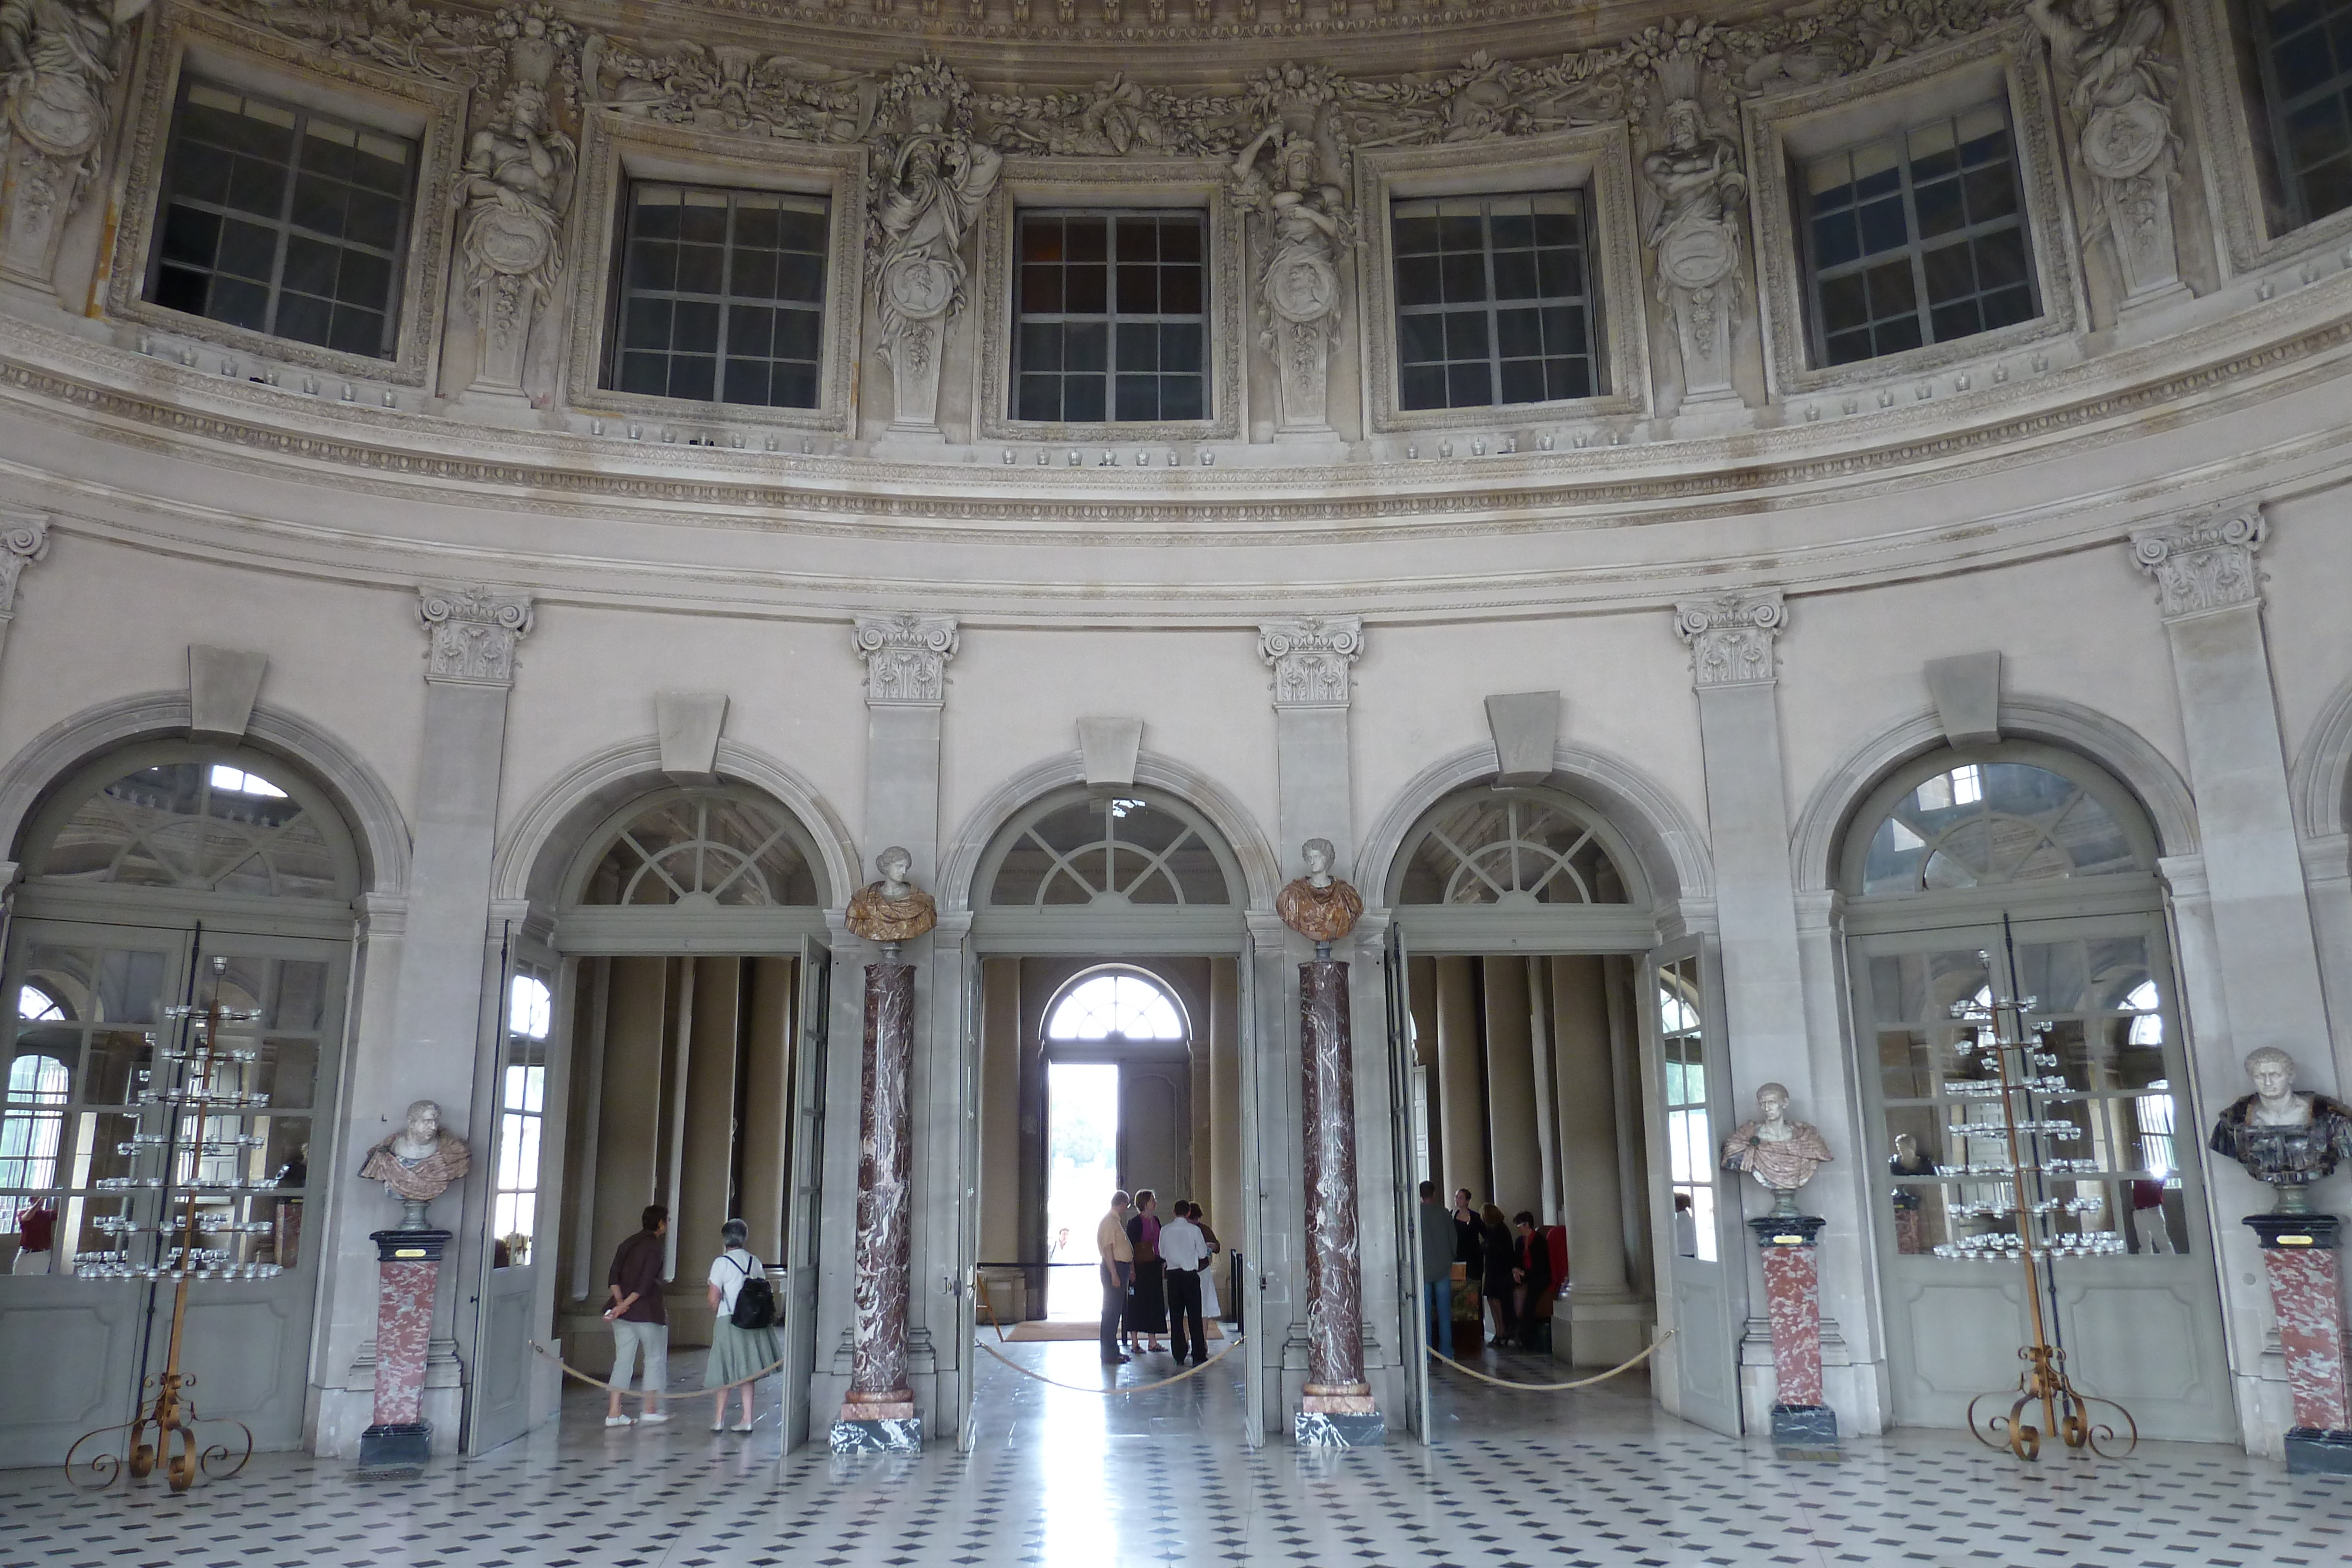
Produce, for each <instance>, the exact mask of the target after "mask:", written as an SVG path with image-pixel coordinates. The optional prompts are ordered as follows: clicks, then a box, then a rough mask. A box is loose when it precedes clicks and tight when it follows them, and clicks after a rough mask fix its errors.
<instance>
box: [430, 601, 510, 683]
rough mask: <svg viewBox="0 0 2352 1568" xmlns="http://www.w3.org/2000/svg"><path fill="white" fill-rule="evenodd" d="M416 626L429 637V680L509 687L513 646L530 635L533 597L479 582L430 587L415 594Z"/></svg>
mask: <svg viewBox="0 0 2352 1568" xmlns="http://www.w3.org/2000/svg"><path fill="white" fill-rule="evenodd" d="M416 623H417V624H418V625H420V626H422V627H423V628H424V629H425V639H426V645H425V679H426V680H428V681H434V682H439V683H442V684H444V685H467V686H511V685H514V672H515V645H516V644H517V643H520V642H521V641H522V640H523V639H524V638H525V637H527V636H529V635H530V627H531V605H530V594H528V593H512V592H507V591H500V590H498V589H494V588H489V587H487V586H485V585H484V584H481V583H478V582H462V583H448V584H436V583H427V584H425V586H423V587H421V588H419V589H418V590H417V591H416Z"/></svg>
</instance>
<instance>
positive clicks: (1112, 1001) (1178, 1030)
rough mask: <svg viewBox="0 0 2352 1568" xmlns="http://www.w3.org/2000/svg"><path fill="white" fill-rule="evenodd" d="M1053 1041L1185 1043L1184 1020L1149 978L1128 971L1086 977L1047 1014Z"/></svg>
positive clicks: (1049, 1037)
mask: <svg viewBox="0 0 2352 1568" xmlns="http://www.w3.org/2000/svg"><path fill="white" fill-rule="evenodd" d="M1045 1038H1046V1039H1047V1040H1087V1041H1096V1040H1184V1039H1186V1038H1187V1032H1186V1030H1185V1028H1184V1016H1183V1013H1182V1012H1181V1010H1180V1009H1178V1007H1177V1005H1176V998H1173V997H1171V996H1170V995H1169V994H1168V992H1167V991H1166V990H1165V989H1163V988H1161V987H1160V986H1159V985H1158V984H1157V983H1155V982H1154V981H1152V980H1151V979H1150V978H1149V977H1145V976H1142V975H1138V974H1133V973H1129V972H1127V971H1124V970H1117V971H1112V972H1110V973H1108V974H1095V975H1088V976H1086V977H1083V978H1081V979H1079V980H1078V981H1077V982H1076V984H1075V985H1073V986H1071V987H1070V988H1069V989H1068V990H1066V991H1064V992H1063V993H1062V995H1061V997H1060V998H1059V999H1058V1000H1056V1001H1055V1003H1054V1006H1053V1009H1052V1010H1050V1011H1049V1012H1048V1013H1047V1014H1046V1015H1045Z"/></svg>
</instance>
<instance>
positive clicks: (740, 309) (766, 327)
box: [727, 305, 776, 361]
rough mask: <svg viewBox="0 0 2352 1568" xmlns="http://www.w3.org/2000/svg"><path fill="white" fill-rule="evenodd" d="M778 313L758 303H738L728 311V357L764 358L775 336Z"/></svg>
mask: <svg viewBox="0 0 2352 1568" xmlns="http://www.w3.org/2000/svg"><path fill="white" fill-rule="evenodd" d="M775 320H776V313H775V312H774V311H772V310H762V309H761V308H759V307H758V306H756V305H738V306H735V307H733V308H731V309H730V310H729V311H728V312H727V357H728V359H729V360H730V361H732V360H734V359H735V358H737V357H738V356H743V357H746V358H750V359H755V360H764V359H766V358H767V357H768V354H769V345H770V343H771V342H772V340H773V339H774V336H775Z"/></svg>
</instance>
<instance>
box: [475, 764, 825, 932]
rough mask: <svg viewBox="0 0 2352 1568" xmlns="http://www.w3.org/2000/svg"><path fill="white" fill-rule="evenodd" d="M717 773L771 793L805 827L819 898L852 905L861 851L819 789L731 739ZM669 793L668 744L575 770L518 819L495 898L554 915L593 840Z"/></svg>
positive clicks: (495, 881) (502, 849)
mask: <svg viewBox="0 0 2352 1568" xmlns="http://www.w3.org/2000/svg"><path fill="white" fill-rule="evenodd" d="M717 772H718V775H719V778H720V779H725V780H732V781H734V782H737V783H741V784H748V785H751V787H752V788H754V789H759V790H761V791H764V792H765V793H766V794H768V795H770V796H771V797H772V798H773V799H774V800H776V802H777V803H778V804H780V805H782V807H784V809H785V810H789V811H790V812H791V813H792V814H793V816H794V817H795V818H797V819H798V820H799V821H800V824H801V826H802V828H803V829H804V830H805V831H807V833H808V836H809V838H810V840H811V841H812V843H813V845H814V849H815V851H816V855H817V862H818V863H817V867H816V869H817V871H818V873H819V877H818V880H819V883H820V886H819V888H818V898H819V899H820V901H821V902H822V903H823V904H824V905H825V906H826V907H827V908H837V907H839V906H840V905H841V904H845V903H846V902H847V900H848V897H849V893H850V890H851V889H853V888H855V887H856V886H857V885H858V883H859V881H860V878H859V876H858V859H857V847H856V844H855V843H854V842H852V841H851V840H850V836H849V829H848V826H847V825H846V824H845V823H844V822H843V821H842V820H841V817H840V814H839V813H838V812H836V811H835V810H834V809H833V807H832V806H831V805H830V804H829V803H827V801H826V800H825V799H824V796H823V795H821V794H819V793H818V792H817V789H816V787H815V786H814V784H811V783H810V782H809V781H808V780H807V779H805V778H803V777H802V775H801V774H800V773H798V772H797V771H795V770H794V769H793V768H790V767H787V766H786V765H785V764H783V763H782V762H780V761H778V760H776V759H775V758H772V757H769V756H767V755H766V754H765V753H763V752H760V751H756V750H754V749H752V748H751V747H748V746H742V745H739V744H738V743H736V742H734V741H730V740H721V741H720V742H719V756H718V761H717ZM668 788H671V781H670V780H669V779H668V778H667V776H665V775H664V774H663V772H662V770H661V745H660V742H659V741H658V740H656V738H655V737H651V736H647V737H644V738H642V739H638V740H632V741H626V742H624V743H622V744H621V745H618V746H614V747H609V748H607V749H606V750H604V751H600V752H597V753H596V754H595V755H593V756H592V757H588V758H583V759H582V760H581V761H579V762H577V763H575V764H573V765H572V767H571V768H567V769H565V770H564V771H563V772H562V773H561V774H559V775H557V776H556V778H555V779H552V780H551V781H550V782H549V783H548V785H547V786H546V787H545V788H544V789H541V791H540V792H539V794H538V795H537V796H536V797H534V798H533V799H532V800H531V802H530V805H528V806H526V807H525V808H523V810H522V811H521V812H520V814H519V815H518V816H517V817H516V819H515V824H514V826H513V827H512V828H511V829H509V831H508V833H507V837H506V841H505V842H504V843H502V844H501V845H499V856H498V864H497V866H496V868H495V870H494V871H493V873H492V876H491V894H492V896H493V897H495V898H499V899H510V900H518V901H520V900H529V901H530V904H532V905H533V906H534V909H535V910H537V911H544V912H551V911H553V910H554V909H555V907H556V906H557V904H558V903H559V901H560V900H561V897H562V893H563V891H564V884H565V882H566V880H567V878H568V877H569V876H570V875H571V874H572V870H573V866H574V862H576V861H577V860H578V859H579V857H580V856H581V855H582V853H583V852H585V850H586V849H587V847H588V840H589V838H590V837H591V836H592V835H593V834H594V833H595V832H596V831H597V830H598V829H599V828H601V827H602V826H603V825H604V823H605V822H606V821H608V820H609V819H610V818H611V817H612V816H613V814H614V812H615V811H617V810H620V809H621V808H622V807H623V806H625V805H626V804H627V803H628V802H629V801H630V800H635V798H637V797H639V796H641V795H648V794H651V793H653V792H655V791H656V790H660V789H668Z"/></svg>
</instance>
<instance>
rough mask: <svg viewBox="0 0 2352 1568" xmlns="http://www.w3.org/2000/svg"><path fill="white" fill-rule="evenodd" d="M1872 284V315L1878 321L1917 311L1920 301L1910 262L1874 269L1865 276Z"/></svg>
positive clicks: (1900, 262) (1893, 263) (1896, 262)
mask: <svg viewBox="0 0 2352 1568" xmlns="http://www.w3.org/2000/svg"><path fill="white" fill-rule="evenodd" d="M1864 276H1865V277H1867V278H1868V279H1869V284H1870V313H1871V315H1872V316H1873V317H1874V318H1875V319H1878V320H1882V321H1883V320H1885V319H1886V318H1888V317H1890V316H1895V315H1899V314H1903V313H1906V312H1908V311H1913V310H1916V308H1918V300H1917V298H1916V295H1915V294H1914V292H1913V289H1912V284H1911V264H1910V263H1909V262H1908V261H1895V262H1888V263H1885V265H1883V266H1879V267H1872V268H1871V269H1870V271H1869V272H1868V273H1867V274H1865V275H1864Z"/></svg>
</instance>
